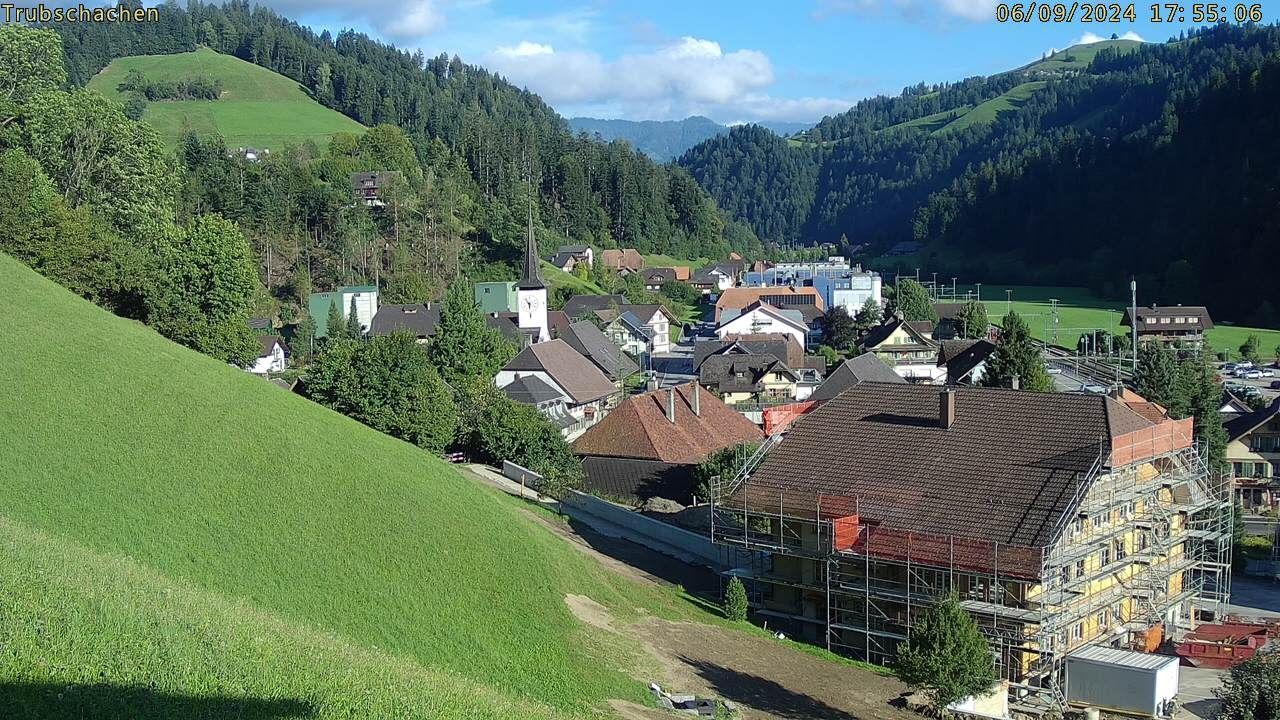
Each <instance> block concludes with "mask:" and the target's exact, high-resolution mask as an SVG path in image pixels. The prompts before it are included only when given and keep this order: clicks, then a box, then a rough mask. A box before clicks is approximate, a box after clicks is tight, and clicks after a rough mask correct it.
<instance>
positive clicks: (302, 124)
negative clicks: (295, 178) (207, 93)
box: [89, 47, 364, 151]
mask: <svg viewBox="0 0 1280 720" xmlns="http://www.w3.org/2000/svg"><path fill="white" fill-rule="evenodd" d="M130 70H138V71H140V72H141V73H142V74H143V76H144V77H146V78H147V79H148V80H179V79H182V78H190V77H195V76H203V77H209V78H217V79H220V80H222V86H223V94H222V97H221V98H219V99H218V100H176V101H170V100H165V101H158V102H149V103H147V110H146V113H144V114H143V120H145V121H146V122H148V123H149V124H151V125H152V126H153V127H154V128H155V129H156V131H157V132H159V133H160V135H161V137H163V138H164V140H165V141H166V142H168V143H169V144H170V145H176V144H177V142H178V140H179V139H180V138H181V137H182V135H183V133H185V132H187V131H188V130H190V131H194V132H197V133H200V134H209V133H214V132H217V133H220V134H221V135H222V137H223V138H224V139H225V140H226V142H227V146H228V147H231V148H235V147H256V148H266V149H269V150H276V151H278V150H280V149H281V148H283V147H284V146H285V145H287V144H300V143H302V142H305V141H307V140H312V141H315V142H316V143H318V144H320V145H322V146H323V145H325V144H327V143H328V142H329V138H330V137H332V136H333V135H335V134H336V133H341V132H348V133H357V134H358V133H360V132H363V130H364V126H362V125H361V124H360V123H358V122H356V121H355V120H352V119H351V118H348V117H347V116H345V115H343V114H341V113H339V112H337V111H335V110H330V109H329V108H327V107H324V106H323V105H321V104H320V103H318V102H316V101H315V100H313V99H312V98H311V97H310V96H309V95H307V93H306V92H305V91H304V90H303V89H302V86H300V85H299V84H298V83H296V82H294V81H293V80H290V79H289V78H287V77H285V76H283V75H278V74H276V73H273V72H271V71H270V70H267V69H266V68H262V67H258V66H257V65H254V64H252V63H249V62H245V61H244V60H241V59H239V58H236V57H232V56H230V55H223V54H221V53H217V52H214V51H213V50H210V49H208V48H204V47H202V48H199V49H197V50H196V51H194V52H189V53H179V54H176V55H135V56H132V57H124V58H119V59H117V60H114V61H112V63H111V64H110V65H108V66H107V67H105V68H103V70H102V71H101V72H99V73H98V74H97V75H95V76H94V77H93V78H92V79H91V80H90V81H89V89H91V90H95V91H97V92H100V93H102V94H103V95H106V96H107V97H110V98H113V99H115V100H118V101H120V102H123V101H124V99H125V96H124V94H123V93H121V92H120V91H119V90H118V89H117V86H118V85H119V84H120V83H121V82H123V81H124V79H125V76H126V75H128V73H129V71H130Z"/></svg>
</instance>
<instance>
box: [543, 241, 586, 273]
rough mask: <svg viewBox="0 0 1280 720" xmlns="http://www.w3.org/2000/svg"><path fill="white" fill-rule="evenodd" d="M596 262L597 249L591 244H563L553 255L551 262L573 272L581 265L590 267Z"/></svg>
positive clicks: (559, 267) (561, 268) (557, 266)
mask: <svg viewBox="0 0 1280 720" xmlns="http://www.w3.org/2000/svg"><path fill="white" fill-rule="evenodd" d="M594 262H595V251H594V250H592V249H591V246H590V245H561V246H560V249H559V250H556V254H555V255H553V256H551V264H552V265H553V266H555V267H556V268H558V269H560V270H563V271H565V272H573V269H574V268H576V267H577V266H579V265H586V266H587V268H588V269H589V268H590V267H591V266H592V264H594Z"/></svg>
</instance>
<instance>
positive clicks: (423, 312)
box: [369, 303, 440, 343]
mask: <svg viewBox="0 0 1280 720" xmlns="http://www.w3.org/2000/svg"><path fill="white" fill-rule="evenodd" d="M439 324H440V303H410V304H407V305H383V306H382V307H380V308H378V314H376V315H374V316H373V322H372V323H371V324H370V325H369V335H370V336H372V337H379V336H382V335H390V334H391V333H394V332H400V331H404V332H409V333H412V334H413V337H414V338H415V339H416V340H417V341H418V342H419V343H426V342H427V341H428V340H430V339H431V337H432V336H434V335H435V334H436V327H437V326H438V325H439Z"/></svg>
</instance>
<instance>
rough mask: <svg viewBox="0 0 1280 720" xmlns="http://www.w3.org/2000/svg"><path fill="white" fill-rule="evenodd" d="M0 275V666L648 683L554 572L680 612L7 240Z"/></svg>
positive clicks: (276, 688) (471, 681)
mask: <svg viewBox="0 0 1280 720" xmlns="http://www.w3.org/2000/svg"><path fill="white" fill-rule="evenodd" d="M0 286H3V287H5V288H7V289H9V291H10V292H11V295H12V298H13V300H12V302H10V303H9V306H8V307H7V309H6V311H5V312H4V313H0V347H3V348H6V352H4V353H2V354H0V375H2V376H3V377H4V378H5V380H4V392H3V393H0V457H3V471H2V472H3V475H4V482H0V543H2V544H3V545H4V550H3V554H2V555H0V558H2V559H0V581H3V582H4V586H5V588H6V589H5V592H4V593H0V613H2V614H3V619H0V647H3V648H4V651H3V652H0V671H2V672H3V677H0V682H8V683H26V682H35V681H40V682H53V683H63V682H65V683H75V682H101V683H115V684H122V685H125V686H130V687H133V686H146V687H150V688H153V689H154V691H156V692H164V693H170V694H176V695H179V696H183V697H185V696H189V695H193V694H194V695H199V696H205V695H220V694H227V695H230V696H242V695H245V694H251V695H254V696H270V697H277V696H281V695H289V696H294V695H297V694H303V695H307V696H308V697H312V698H313V699H314V698H323V697H329V698H336V699H334V700H332V704H333V707H335V708H341V707H362V705H361V703H363V702H364V699H365V698H370V702H373V703H375V705H376V702H381V700H379V699H380V698H381V699H385V700H386V702H389V703H391V702H396V698H399V697H402V696H403V697H404V698H406V699H405V701H404V702H405V703H407V704H406V705H405V707H425V706H426V705H424V704H423V703H433V702H436V703H442V704H441V705H439V707H451V708H454V709H455V710H457V709H458V708H467V707H479V708H480V709H477V710H476V711H475V712H471V711H467V712H461V711H458V712H444V713H443V715H444V716H449V717H460V716H466V717H502V716H504V713H505V716H508V717H523V716H526V714H531V715H537V714H544V715H550V714H554V712H553V709H554V711H555V712H564V713H568V714H573V715H579V714H584V713H593V712H595V711H596V710H598V709H599V708H601V707H602V706H603V702H604V700H605V699H607V698H614V697H618V698H627V699H632V700H643V697H644V692H645V689H644V687H643V685H642V684H641V683H639V682H637V681H635V680H633V679H632V678H630V677H628V676H627V675H625V674H623V673H622V672H621V671H619V670H618V669H617V668H619V667H632V665H633V663H631V662H629V661H628V660H627V659H628V658H633V657H634V656H636V654H637V653H638V650H637V648H635V647H634V646H632V645H631V641H630V640H625V641H624V640H622V639H621V638H617V637H614V636H612V635H609V634H602V633H592V632H590V631H589V629H588V628H587V627H586V626H585V625H583V624H581V623H579V622H578V621H576V620H575V619H574V618H573V616H572V615H571V614H570V611H569V610H568V609H567V608H566V606H565V604H564V597H565V594H566V593H577V594H581V595H587V596H589V597H591V598H593V599H595V600H596V601H598V602H600V603H602V604H604V605H606V606H607V607H609V608H610V609H611V612H613V613H614V614H615V615H616V616H618V617H619V618H620V619H624V620H625V619H627V618H629V617H635V616H636V615H637V614H638V613H654V614H659V615H663V616H669V617H684V616H688V615H689V614H690V613H692V612H693V611H692V610H691V609H690V608H689V607H688V605H687V604H685V603H684V602H683V600H681V599H680V598H679V597H677V596H676V595H675V593H672V592H669V591H665V590H662V589H659V588H657V587H654V586H649V585H638V584H636V583H635V582H632V581H629V580H626V579H624V578H621V577H618V576H616V575H613V574H611V573H609V572H608V571H607V570H605V569H604V568H603V567H601V566H600V565H599V564H597V563H595V562H594V561H592V560H590V559H589V558H587V557H586V556H585V555H584V554H582V553H581V552H580V551H578V550H576V549H574V548H572V547H571V546H569V545H568V544H566V543H564V542H563V541H562V540H561V539H559V538H557V537H555V536H554V535H552V534H550V533H548V532H546V531H545V529H544V528H542V527H540V526H539V525H538V524H537V521H536V520H534V519H533V518H531V517H530V516H529V515H528V514H527V513H525V512H523V511H521V510H519V509H518V508H517V507H516V506H515V505H514V504H513V503H512V502H511V501H510V500H509V499H508V498H505V497H502V496H500V494H499V493H497V492H496V491H492V490H488V489H486V488H483V487H481V486H478V485H476V484H474V483H473V482H471V481H468V480H466V479H464V478H462V477H461V476H460V475H459V474H458V473H457V472H455V471H454V470H453V469H452V468H451V467H450V466H448V465H447V464H445V463H444V462H442V461H440V460H438V459H436V458H432V457H429V456H428V455H427V454H425V453H423V452H422V451H420V450H419V449H417V448H415V447H413V446H411V445H409V444H406V443H403V442H401V441H399V440H395V439H393V438H391V437H388V436H386V435H382V434H380V433H377V432H374V431H373V430H370V429H368V428H366V427H364V426H362V425H360V424H359V423H357V422H355V421H353V420H350V419H348V418H346V417H343V416H341V415H338V414H337V413H334V412H332V411H330V410H328V409H326V408H323V407H321V406H319V405H316V404H314V403H311V402H310V401H308V400H305V399H303V398H301V397H298V396H296V395H293V394H291V393H289V392H287V391H285V390H282V389H280V388H278V387H276V386H274V385H272V384H270V383H267V382H264V381H263V380H261V379H260V378H257V377H254V376H251V375H248V374H246V373H244V372H241V371H239V370H237V369H234V368H231V367H228V366H227V365H225V364H223V363H221V362H218V361H216V360H213V359H211V358H208V357H205V356H203V355H200V354H198V353H196V352H194V351H191V350H188V349H186V348H183V347H181V346H178V345H176V344H174V343H171V342H169V341H167V340H165V339H163V338H161V337H160V336H158V335H157V334H155V333H154V332H153V331H152V330H150V329H149V328H147V327H145V326H143V325H141V324H138V323H135V322H131V321H127V320H123V319H120V318H117V317H114V316H112V315H110V314H109V313H107V312H105V311H103V310H101V309H99V308H97V307H95V306H93V305H91V304H90V303H88V302H85V301H83V300H81V299H79V298H76V297H74V296H73V295H72V294H70V293H69V292H67V291H65V290H63V289H62V288H60V287H58V286H56V285H54V284H53V283H51V282H49V281H47V280H45V279H44V278H42V277H40V276H38V275H37V274H35V273H34V272H32V271H31V270H29V269H27V268H26V267H24V266H22V265H21V264H19V263H17V262H16V261H14V260H12V259H11V258H9V257H7V256H4V255H0ZM64 558H65V561H64V560H63V559H64ZM134 578H136V582H134V580H133V579H134ZM188 634H189V635H191V637H190V638H187V637H186V635H188ZM348 657H355V658H357V659H356V660H351V661H350V662H349V661H348V660H347V659H346V658H348ZM348 665H350V667H348ZM313 670H314V671H315V674H314V675H313V674H312V671H313ZM408 676H412V677H415V678H418V679H419V680H418V681H415V682H417V684H416V685H413V686H412V687H407V686H406V687H405V688H400V687H398V686H397V685H396V683H398V682H399V680H398V679H399V678H401V677H408ZM433 677H448V678H453V680H450V681H449V682H448V683H446V684H443V685H441V686H440V687H439V688H436V687H435V685H434V682H433V681H432V680H431V678H433ZM411 684H412V683H411ZM437 696H438V697H437ZM450 698H452V699H450ZM472 698H474V699H472ZM486 698H488V699H486ZM413 703H419V704H418V705H414V704H413ZM448 703H453V704H452V705H449V704H448ZM467 703H473V705H468V704H467ZM477 703H478V705H477ZM185 707H186V706H183V708H185ZM512 708H534V709H537V710H536V712H534V711H533V710H530V711H529V713H526V712H525V711H524V710H518V711H511V709H512ZM358 714H364V713H358ZM423 714H425V715H430V714H433V713H423ZM0 715H4V713H3V712H0ZM386 715H388V716H389V715H391V713H387V714H386ZM408 715H412V716H422V715H419V714H415V713H408ZM105 716H108V717H109V716H111V715H110V714H106V715H105ZM122 716H127V717H134V716H133V715H122ZM153 716H154V717H166V716H192V717H194V716H198V717H222V716H223V715H220V714H217V713H214V714H202V713H199V712H195V711H190V712H188V711H187V710H185V709H184V710H183V712H173V713H165V712H161V711H155V712H154V713H153ZM225 716H227V717H240V715H235V714H234V713H229V714H227V715H225ZM248 716H251V717H257V716H258V715H254V714H252V713H250V714H249V715H248ZM263 716H264V717H265V716H267V715H263ZM332 716H342V717H347V716H348V715H346V714H344V713H341V712H337V711H335V714H334V715H332ZM37 717H43V716H40V715H37ZM272 717H274V716H272Z"/></svg>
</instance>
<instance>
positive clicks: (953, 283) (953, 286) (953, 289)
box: [951, 278, 956, 302]
mask: <svg viewBox="0 0 1280 720" xmlns="http://www.w3.org/2000/svg"><path fill="white" fill-rule="evenodd" d="M955 300H956V279H955V278H951V302H955Z"/></svg>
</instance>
